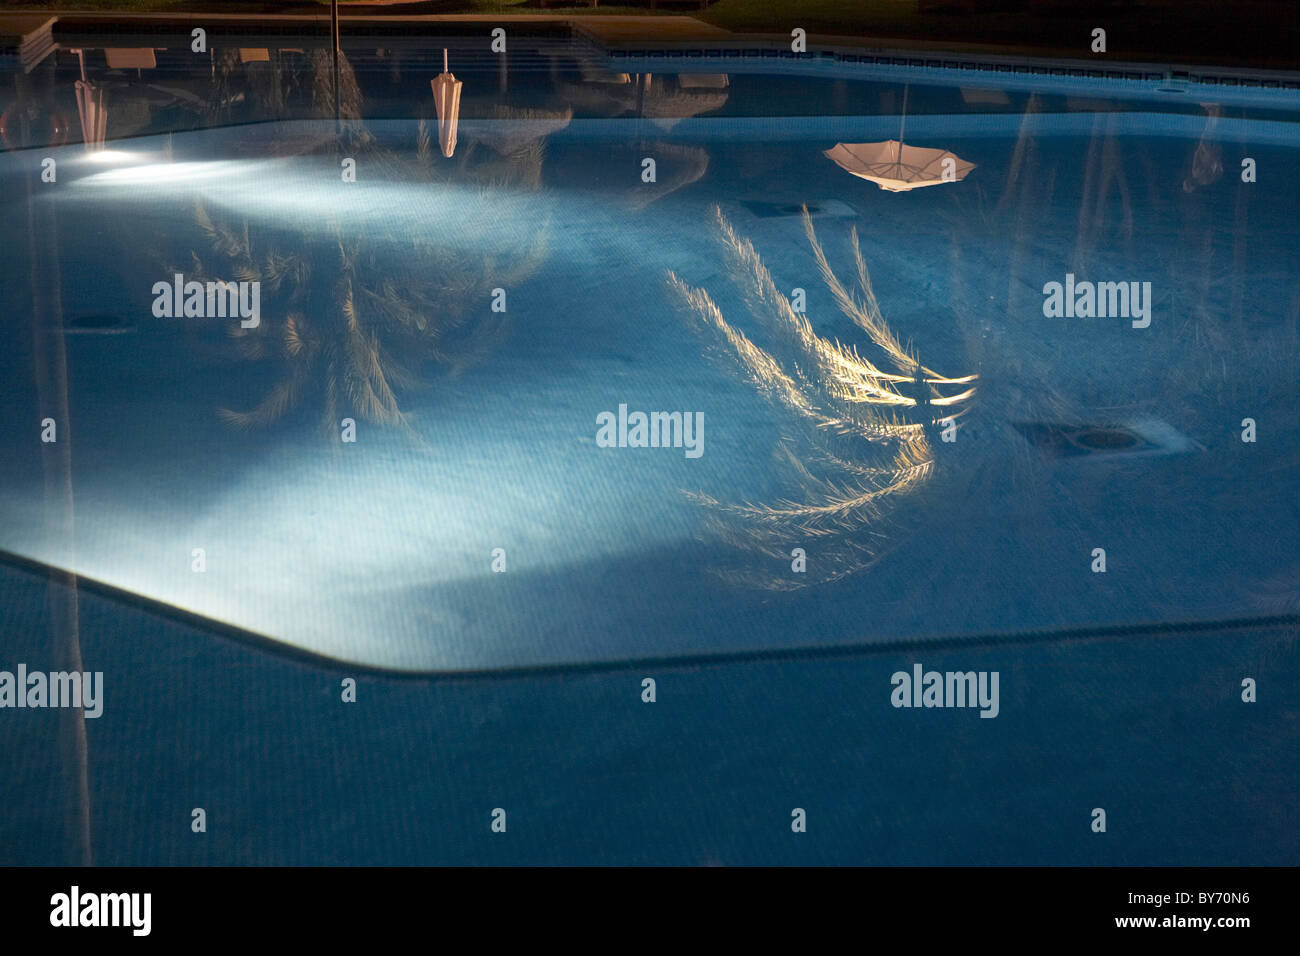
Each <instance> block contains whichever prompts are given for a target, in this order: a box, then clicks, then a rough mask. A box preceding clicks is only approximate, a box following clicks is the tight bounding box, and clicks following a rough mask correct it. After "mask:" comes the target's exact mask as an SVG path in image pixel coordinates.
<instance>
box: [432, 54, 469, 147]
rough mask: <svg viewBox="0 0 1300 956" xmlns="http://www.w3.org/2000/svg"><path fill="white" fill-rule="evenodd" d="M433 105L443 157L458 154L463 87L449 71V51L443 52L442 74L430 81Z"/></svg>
mask: <svg viewBox="0 0 1300 956" xmlns="http://www.w3.org/2000/svg"><path fill="white" fill-rule="evenodd" d="M430 85H431V86H432V87H433V105H434V106H435V107H437V110H438V145H439V146H441V147H442V155H444V156H446V157H448V158H450V157H451V154H452V153H454V152H456V124H457V122H458V121H459V120H460V88H461V86H462V85H463V84H462V83H461V81H460V80H458V79H456V77H455V76H453V75H452V74H451V73H450V72H449V71H448V69H447V51H446V50H445V49H444V50H443V51H442V73H440V74H439V75H438V76H437V77H436V78H435V79H433V80H431V81H430Z"/></svg>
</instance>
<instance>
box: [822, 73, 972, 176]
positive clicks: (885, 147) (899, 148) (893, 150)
mask: <svg viewBox="0 0 1300 956" xmlns="http://www.w3.org/2000/svg"><path fill="white" fill-rule="evenodd" d="M906 123H907V87H903V113H902V116H901V117H900V119H899V121H898V139H887V140H885V141H884V142H883V143H836V144H835V147H834V148H833V149H828V150H826V152H825V155H826V156H827V157H828V158H830V159H833V160H834V161H835V162H836V164H837V165H839V167H840V168H841V169H843V170H845V171H846V172H850V173H852V174H853V175H854V176H858V177H860V178H862V179H865V180H867V181H868V182H872V183H875V184H876V185H877V186H879V187H880V188H881V189H884V190H887V191H889V192H891V193H901V192H907V191H908V190H911V189H919V188H920V187H922V186H938V185H940V184H941V183H955V182H960V181H961V180H963V179H965V178H966V174H967V173H969V172H970V171H971V170H972V169H974V168H975V164H974V163H968V162H967V161H966V160H964V159H962V158H961V157H959V156H957V155H956V154H954V153H953V152H951V151H950V150H946V149H934V148H932V147H928V146H908V145H907V144H906V143H904V142H903V128H904V126H905V124H906Z"/></svg>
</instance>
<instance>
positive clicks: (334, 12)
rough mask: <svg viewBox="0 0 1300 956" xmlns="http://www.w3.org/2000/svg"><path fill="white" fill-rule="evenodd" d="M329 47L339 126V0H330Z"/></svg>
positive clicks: (335, 120)
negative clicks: (331, 53) (331, 56)
mask: <svg viewBox="0 0 1300 956" xmlns="http://www.w3.org/2000/svg"><path fill="white" fill-rule="evenodd" d="M330 40H331V43H330V48H331V49H332V51H333V59H334V126H335V128H336V129H337V128H338V126H339V0H330Z"/></svg>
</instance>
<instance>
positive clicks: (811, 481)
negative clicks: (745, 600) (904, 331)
mask: <svg viewBox="0 0 1300 956" xmlns="http://www.w3.org/2000/svg"><path fill="white" fill-rule="evenodd" d="M715 214H716V218H717V222H718V227H719V230H720V234H721V242H722V247H723V250H724V253H725V256H726V259H727V264H728V268H729V271H730V272H731V274H732V276H733V278H735V279H736V281H737V283H738V284H739V286H740V288H741V291H742V293H743V295H744V299H745V302H746V305H747V306H748V308H749V309H750V311H751V312H752V313H753V314H754V316H755V317H756V318H758V319H759V321H760V322H761V323H762V325H763V327H764V330H765V332H766V333H767V335H768V337H770V339H771V340H772V347H771V350H769V349H768V348H764V347H761V346H759V345H757V344H756V343H754V342H753V341H752V340H751V339H750V338H749V337H748V336H747V335H746V334H745V333H744V332H743V331H741V330H740V329H739V328H738V327H736V326H735V325H733V324H731V323H730V322H728V321H727V320H726V319H725V318H724V317H723V315H722V311H721V310H720V309H719V308H718V306H717V305H716V304H715V302H714V300H713V299H712V297H711V296H710V295H709V293H708V292H707V291H705V290H704V289H698V288H692V287H690V286H688V285H687V284H686V283H685V282H683V281H682V280H681V279H680V278H679V277H678V276H677V275H676V274H674V273H672V272H670V273H669V274H668V282H669V286H670V288H671V289H672V290H673V292H674V293H675V295H676V297H677V298H678V299H679V301H680V302H681V303H682V304H683V306H684V307H685V312H686V314H687V315H688V316H689V317H690V318H691V319H692V320H693V322H694V324H695V326H696V328H697V329H698V330H699V331H700V332H701V333H702V334H704V335H705V336H706V337H708V338H709V339H710V340H711V341H712V343H713V344H714V345H716V346H718V347H720V351H721V352H722V353H723V354H724V355H726V356H727V358H728V360H729V362H730V364H731V365H732V367H734V368H736V369H737V370H738V371H739V372H740V373H741V374H742V375H743V376H744V377H745V378H746V379H747V380H748V381H749V383H750V384H751V385H753V386H754V388H755V389H757V390H758V391H759V392H760V393H761V394H762V395H763V396H764V397H766V398H768V399H769V400H771V401H772V402H773V403H774V404H776V405H777V406H779V407H780V408H782V409H783V410H784V411H785V412H786V413H788V414H789V415H791V416H793V418H794V420H795V421H796V422H798V423H799V424H800V427H799V428H798V429H797V430H796V432H795V437H794V439H793V440H789V441H787V442H786V443H785V444H784V446H783V449H782V450H783V457H784V459H785V465H786V466H787V470H788V471H789V472H790V473H791V474H792V475H793V476H794V477H795V479H796V480H797V481H798V483H799V484H800V485H801V487H802V494H801V495H800V497H799V498H797V499H794V498H790V499H785V500H780V501H776V502H774V503H759V504H754V503H748V502H746V503H740V504H737V503H724V502H721V501H718V500H717V499H714V498H712V497H710V496H708V495H704V494H697V495H693V497H695V498H696V499H697V500H698V501H699V502H700V503H701V504H703V505H705V506H706V507H707V508H709V510H710V511H711V513H712V514H711V518H710V522H709V523H710V526H711V529H712V530H713V532H714V533H715V534H717V535H718V536H719V537H721V538H722V539H723V540H725V541H727V542H729V543H731V544H732V545H734V546H736V547H737V548H740V549H743V550H745V551H747V552H750V553H751V554H753V555H757V556H760V557H763V558H766V559H770V563H769V564H768V567H769V568H770V567H782V568H788V567H789V556H790V552H791V549H792V548H794V547H799V546H804V547H807V546H808V544H809V542H814V541H815V542H816V549H817V555H818V560H817V561H816V562H815V567H816V568H817V571H815V572H814V571H812V569H811V567H810V571H809V573H805V574H797V575H787V574H781V573H774V572H770V571H760V570H755V569H753V568H748V569H744V570H740V571H731V572H725V573H726V574H727V575H728V576H730V577H732V578H734V579H736V580H739V581H744V582H747V583H751V584H757V585H759V586H762V587H767V588H772V589H793V588H796V587H799V586H801V585H803V584H807V583H815V582H818V581H827V580H835V579H838V578H842V577H844V576H846V575H849V574H852V573H854V572H856V571H859V570H861V569H863V568H865V567H867V566H869V565H870V564H871V563H872V562H873V561H874V560H876V558H877V556H878V553H879V540H880V538H879V533H878V532H877V531H876V530H875V529H874V528H873V525H874V524H875V523H876V522H877V520H878V519H879V518H881V517H882V516H883V515H884V513H885V512H886V511H887V510H888V508H889V507H890V505H891V503H892V502H894V501H896V500H897V499H899V498H900V497H901V496H903V495H906V494H908V493H909V492H911V491H913V490H915V489H916V488H917V487H918V486H920V485H921V484H923V483H924V482H926V481H927V480H928V479H929V478H930V477H931V475H932V474H933V472H934V469H935V467H936V462H935V454H934V450H933V448H932V446H931V443H930V440H929V437H928V436H927V434H926V431H927V427H928V426H932V425H934V424H936V423H937V422H940V421H943V420H947V419H955V418H957V417H958V416H959V415H961V414H962V413H963V410H964V406H965V405H966V403H967V402H968V401H969V400H970V399H971V398H972V397H973V396H974V394H975V386H974V383H975V380H976V378H977V376H975V375H965V376H961V377H956V378H953V377H948V376H945V375H942V374H940V373H938V372H936V371H934V370H933V369H931V368H929V367H928V366H926V365H923V364H922V363H921V362H920V360H919V359H918V358H917V356H916V355H915V354H914V353H913V352H911V351H910V350H908V349H906V348H904V347H903V345H902V344H901V343H900V342H899V340H898V338H897V336H895V334H894V333H893V331H892V330H891V329H890V328H889V326H888V324H887V323H886V322H885V319H884V316H883V315H882V313H881V310H880V305H879V303H878V302H877V301H876V296H875V293H874V292H873V290H872V286H871V279H870V276H869V274H868V271H867V266H866V262H865V260H864V259H863V258H862V252H861V249H860V248H859V245H858V237H857V231H856V229H855V230H853V231H852V233H851V244H852V250H853V257H854V267H855V270H856V273H857V285H858V288H857V289H856V290H853V289H850V288H848V287H846V286H845V285H844V283H843V282H842V281H841V280H840V279H839V277H838V276H837V275H836V274H835V272H834V270H833V269H832V268H831V265H830V262H829V261H828V260H827V258H826V254H825V252H824V250H823V249H822V246H821V244H820V242H819V241H818V239H817V235H816V232H815V231H814V229H813V224H812V218H811V217H810V216H809V214H808V211H807V209H806V208H805V210H804V217H803V221H804V230H805V232H806V234H807V237H808V242H809V245H810V246H811V248H812V251H813V255H814V257H815V258H816V261H817V266H818V269H819V271H820V273H821V277H822V280H823V281H824V282H825V283H826V286H827V288H828V290H829V291H830V293H831V295H832V297H833V298H834V299H835V303H836V305H837V306H838V308H839V310H840V311H841V312H842V313H843V314H844V315H845V316H846V317H848V318H849V319H850V320H851V321H852V322H853V323H854V324H855V325H856V326H857V327H858V328H859V329H860V330H861V331H862V332H864V333H865V334H866V336H867V338H868V339H869V341H870V344H871V346H872V347H873V348H872V350H871V351H869V352H868V353H867V354H864V353H863V352H862V351H859V349H858V348H857V347H856V346H849V345H843V344H841V343H840V342H837V341H831V340H829V339H826V338H824V337H822V336H820V335H818V334H817V332H816V331H815V330H814V329H813V327H812V325H811V323H810V322H809V321H808V319H807V317H806V316H805V315H804V314H803V313H802V312H800V311H797V310H796V309H795V308H794V306H793V305H792V304H791V302H790V300H789V299H788V298H787V297H786V296H785V295H784V294H783V293H782V292H781V291H780V290H779V289H778V288H777V286H776V283H775V282H774V281H773V279H772V276H771V273H769V272H768V270H767V267H766V266H765V265H764V264H763V262H762V260H761V259H760V258H759V255H758V253H757V252H756V251H755V249H754V246H753V244H752V243H751V242H750V241H749V240H748V239H745V238H743V237H741V236H740V235H739V234H737V233H736V231H735V229H734V228H733V227H732V225H731V223H730V222H728V221H727V219H726V217H725V216H724V215H723V214H722V212H721V210H720V209H717V210H715ZM778 350H779V351H778ZM778 355H782V356H785V358H784V360H783V359H781V358H778V357H777V356H778ZM952 427H956V423H955V421H954V422H953V425H952Z"/></svg>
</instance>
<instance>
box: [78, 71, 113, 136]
mask: <svg viewBox="0 0 1300 956" xmlns="http://www.w3.org/2000/svg"><path fill="white" fill-rule="evenodd" d="M77 57H78V59H80V61H81V79H79V80H77V113H78V114H79V115H80V117H81V141H82V142H83V143H85V144H86V149H89V150H96V149H102V148H103V146H104V133H105V131H106V129H107V126H108V111H107V110H105V109H104V91H103V90H101V89H100V88H99V87H97V86H96V85H95V84H94V83H91V82H89V81H88V80H87V79H86V60H85V55H84V54H83V53H82V51H81V50H78V51H77Z"/></svg>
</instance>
